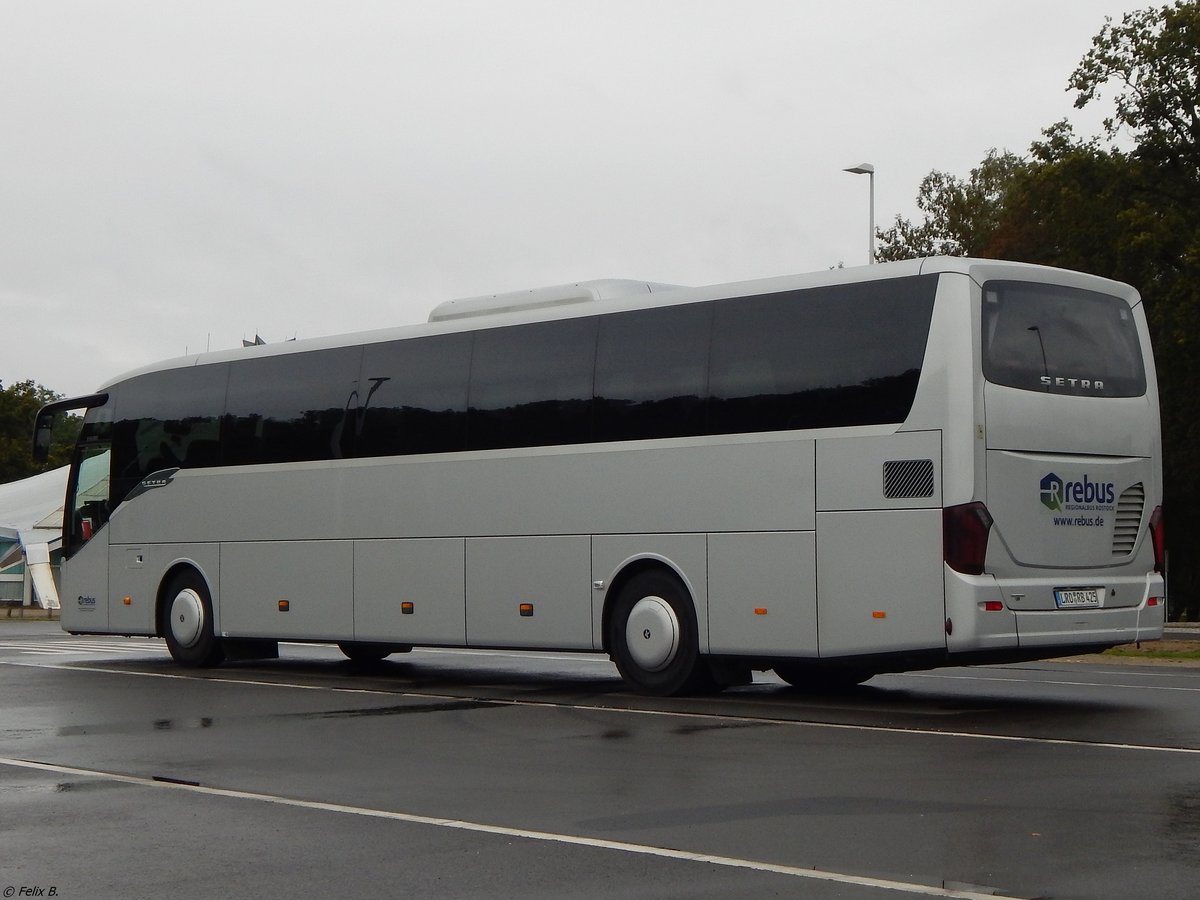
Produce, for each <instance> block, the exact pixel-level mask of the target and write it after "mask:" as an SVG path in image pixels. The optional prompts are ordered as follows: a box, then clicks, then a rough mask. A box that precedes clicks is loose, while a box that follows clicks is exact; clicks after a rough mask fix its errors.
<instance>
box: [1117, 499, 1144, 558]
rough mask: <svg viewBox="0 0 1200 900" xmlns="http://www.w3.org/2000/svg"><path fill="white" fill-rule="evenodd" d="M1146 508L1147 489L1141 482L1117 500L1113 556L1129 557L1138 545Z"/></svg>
mask: <svg viewBox="0 0 1200 900" xmlns="http://www.w3.org/2000/svg"><path fill="white" fill-rule="evenodd" d="M1145 507H1146V489H1145V488H1144V487H1142V483H1141V482H1140V481H1139V482H1138V483H1137V484H1135V485H1133V486H1131V487H1127V488H1125V490H1123V491H1122V492H1121V496H1120V497H1118V498H1117V526H1116V528H1114V529H1113V542H1112V555H1113V556H1128V555H1129V554H1130V553H1132V552H1133V548H1134V547H1135V546H1136V545H1137V539H1138V531H1139V529H1140V528H1141V525H1142V511H1143V510H1144V509H1145Z"/></svg>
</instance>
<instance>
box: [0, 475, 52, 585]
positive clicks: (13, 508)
mask: <svg viewBox="0 0 1200 900" xmlns="http://www.w3.org/2000/svg"><path fill="white" fill-rule="evenodd" d="M67 471H68V469H67V467H65V466H64V467H63V468H61V469H55V470H54V471H53V472H46V473H44V474H42V475H34V476H33V477H32V478H26V479H24V480H22V481H13V482H10V483H9V484H0V544H10V543H11V544H13V546H12V547H11V548H10V549H8V550H7V551H6V552H4V554H3V556H2V557H0V569H4V568H7V567H10V566H12V565H14V564H16V563H17V562H19V561H21V560H22V559H24V560H25V575H24V581H25V583H26V586H27V589H26V591H25V596H26V597H30V596H32V597H33V598H34V599H36V600H37V602H38V604H39V605H40V606H43V607H45V608H47V609H57V608H58V591H57V590H56V589H55V587H54V578H53V575H52V570H51V567H50V554H51V553H52V552H53V551H55V550H57V549H59V547H60V546H61V544H62V520H63V497H64V496H65V495H66V491H67ZM0 577H3V576H0Z"/></svg>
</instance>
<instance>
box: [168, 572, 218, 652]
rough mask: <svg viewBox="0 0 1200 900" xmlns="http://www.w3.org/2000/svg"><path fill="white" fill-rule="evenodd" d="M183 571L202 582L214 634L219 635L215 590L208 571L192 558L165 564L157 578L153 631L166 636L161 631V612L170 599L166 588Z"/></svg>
mask: <svg viewBox="0 0 1200 900" xmlns="http://www.w3.org/2000/svg"><path fill="white" fill-rule="evenodd" d="M184 572H192V573H194V574H195V575H196V577H197V578H199V579H200V580H201V581H202V582H203V583H204V587H205V588H206V589H207V590H208V599H209V602H210V603H211V604H212V617H213V629H214V631H215V633H216V634H218V635H220V633H221V632H220V613H219V612H218V611H217V610H218V608H219V607H218V603H217V592H216V590H214V588H213V581H212V579H211V578H209V577H208V573H206V572H205V571H204V567H203V566H202V565H200V564H199V563H198V562H196V561H195V560H192V559H178V560H175V562H173V563H171V565H169V566H167V569H166V571H165V572H163V576H162V578H160V579H159V582H158V593H157V595H156V597H155V600H154V633H155V634H156V635H157V636H158V637H166V634H165V633H164V631H163V614H164V612H165V610H166V605H167V603H169V602H170V600H171V598H170V597H168V596H167V594H168V590H167V589H168V588H169V587H170V586H171V582H172V581H174V580H175V579H176V578H177V577H179V575H181V574H182V573H184Z"/></svg>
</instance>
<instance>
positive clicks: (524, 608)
mask: <svg viewBox="0 0 1200 900" xmlns="http://www.w3.org/2000/svg"><path fill="white" fill-rule="evenodd" d="M519 609H520V611H521V615H523V616H532V615H533V604H532V603H522V604H521V605H520V607H519Z"/></svg>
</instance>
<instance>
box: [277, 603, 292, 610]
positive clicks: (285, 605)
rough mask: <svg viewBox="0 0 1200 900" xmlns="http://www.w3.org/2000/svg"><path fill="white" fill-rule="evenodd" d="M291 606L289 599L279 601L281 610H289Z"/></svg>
mask: <svg viewBox="0 0 1200 900" xmlns="http://www.w3.org/2000/svg"><path fill="white" fill-rule="evenodd" d="M291 608H292V604H291V603H290V602H289V601H287V600H280V601H279V611H280V612H287V611H288V610H289V609H291Z"/></svg>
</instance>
